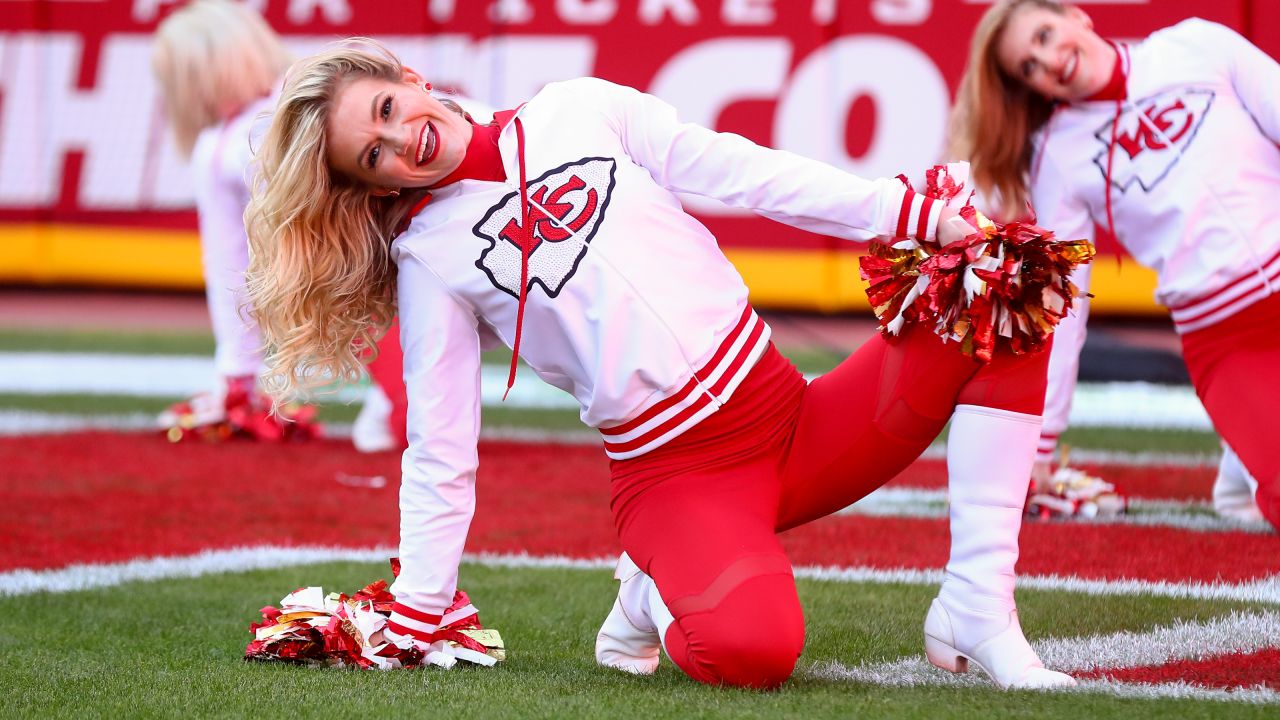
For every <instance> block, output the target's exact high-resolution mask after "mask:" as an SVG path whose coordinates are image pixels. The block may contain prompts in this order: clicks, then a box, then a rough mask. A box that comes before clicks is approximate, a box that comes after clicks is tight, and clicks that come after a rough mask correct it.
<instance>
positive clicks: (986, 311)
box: [861, 166, 1094, 362]
mask: <svg viewBox="0 0 1280 720" xmlns="http://www.w3.org/2000/svg"><path fill="white" fill-rule="evenodd" d="M900 179H901V180H902V181H903V182H904V183H906V184H907V186H908V187H910V186H911V184H910V183H909V182H908V181H907V180H906V178H900ZM963 192H964V183H963V181H957V180H956V179H955V177H954V176H953V175H952V174H951V173H950V172H949V169H948V168H947V167H946V166H937V167H934V168H933V169H932V170H930V171H929V173H928V184H927V187H926V189H925V192H924V194H925V195H928V196H930V197H934V198H937V199H940V200H943V201H946V202H948V203H949V204H954V201H955V200H956V199H958V198H959V197H960V195H961V193H963ZM960 215H961V217H963V218H964V219H965V220H967V221H968V222H969V224H970V225H972V226H973V227H974V231H973V232H972V233H971V234H969V235H968V236H967V237H965V239H964V240H962V241H959V242H954V243H951V244H950V245H947V246H945V247H943V246H940V245H939V244H938V243H937V241H936V240H932V241H927V242H918V241H916V240H911V239H903V240H900V241H898V242H894V243H893V244H882V243H872V245H871V248H870V251H869V252H868V254H867V255H865V256H863V258H862V261H861V270H862V278H863V279H864V280H867V281H868V282H869V283H870V286H869V287H868V288H867V296H868V298H869V299H870V301H871V307H872V309H873V310H874V312H875V314H876V318H877V319H879V321H880V331H881V332H883V333H885V334H886V335H890V336H892V335H898V334H899V333H901V332H902V328H903V327H905V326H906V325H907V324H912V323H929V324H931V325H933V327H934V330H935V332H937V333H938V334H939V335H940V336H942V337H943V338H946V339H948V340H954V341H956V342H959V343H960V346H961V350H962V351H963V352H965V353H966V354H968V355H971V356H973V357H974V358H976V359H978V360H980V361H982V362H987V361H989V360H990V359H991V355H992V353H993V352H995V349H996V346H997V345H1000V346H1002V347H1005V348H1007V349H1008V350H1009V351H1011V352H1013V353H1028V352H1038V351H1040V350H1041V349H1043V348H1044V346H1045V345H1046V343H1047V342H1048V338H1049V335H1051V334H1052V333H1053V330H1054V328H1055V327H1056V326H1057V324H1058V322H1059V321H1061V320H1062V318H1064V317H1066V314H1067V312H1068V311H1069V310H1070V309H1071V305H1072V301H1073V300H1074V299H1075V297H1076V296H1077V295H1078V294H1079V289H1078V288H1077V287H1076V286H1075V284H1074V283H1072V282H1071V271H1072V270H1074V269H1075V267H1076V266H1077V265H1080V264H1083V263H1087V262H1089V261H1090V260H1091V259H1092V258H1093V256H1094V248H1093V245H1092V244H1091V243H1090V242H1089V241H1088V240H1083V239H1081V240H1059V239H1057V238H1055V237H1054V235H1053V232H1051V231H1050V230H1046V229H1044V228H1041V227H1038V226H1037V225H1035V224H1034V222H1011V223H997V222H994V221H992V220H990V219H988V218H986V217H984V216H983V215H982V214H981V213H979V212H978V211H977V210H976V209H975V208H973V206H971V205H965V206H964V207H963V208H962V209H961V210H960Z"/></svg>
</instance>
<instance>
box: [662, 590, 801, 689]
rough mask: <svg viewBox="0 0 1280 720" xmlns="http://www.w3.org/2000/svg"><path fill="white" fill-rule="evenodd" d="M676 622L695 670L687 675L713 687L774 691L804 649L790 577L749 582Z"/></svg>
mask: <svg viewBox="0 0 1280 720" xmlns="http://www.w3.org/2000/svg"><path fill="white" fill-rule="evenodd" d="M676 622H677V623H678V624H679V625H680V627H681V628H682V629H683V630H684V632H685V635H686V637H687V638H688V640H689V660H690V661H691V662H692V663H693V664H694V665H696V666H697V668H698V672H695V673H690V674H691V675H693V676H694V677H695V679H698V680H701V681H703V682H707V683H711V684H714V685H728V686H732V687H747V688H759V689H772V688H776V687H778V686H779V685H781V684H782V683H783V682H785V681H786V680H787V678H789V677H791V673H792V672H793V671H794V670H795V666H796V661H797V660H798V659H799V657H800V652H801V650H803V649H804V616H803V614H802V613H801V610H800V601H799V598H798V597H797V596H796V591H795V581H794V580H793V579H792V577H791V575H790V574H789V573H788V574H786V575H766V576H761V577H755V578H751V579H749V580H747V581H745V582H743V583H742V584H740V585H739V586H738V587H736V588H734V589H733V590H732V591H730V592H729V593H727V594H725V595H724V596H723V598H722V599H721V600H720V602H719V603H717V604H716V605H715V606H714V607H712V608H710V609H708V610H705V611H702V612H697V613H693V614H690V615H688V616H686V617H683V618H682V617H677V619H676Z"/></svg>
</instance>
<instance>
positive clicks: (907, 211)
mask: <svg viewBox="0 0 1280 720" xmlns="http://www.w3.org/2000/svg"><path fill="white" fill-rule="evenodd" d="M915 197H916V194H915V193H913V192H911V191H910V190H903V191H902V207H901V208H899V209H898V230H897V232H895V233H894V234H893V236H894V237H900V238H904V237H907V228H909V227H911V208H912V206H914V204H915V203H913V202H912V200H913V198H915Z"/></svg>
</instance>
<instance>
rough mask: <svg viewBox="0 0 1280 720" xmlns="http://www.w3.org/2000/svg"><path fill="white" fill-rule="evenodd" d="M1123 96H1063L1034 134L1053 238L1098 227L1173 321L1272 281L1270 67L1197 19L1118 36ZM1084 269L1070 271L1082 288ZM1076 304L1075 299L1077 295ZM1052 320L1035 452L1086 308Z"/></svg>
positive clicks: (1043, 217)
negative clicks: (1137, 38)
mask: <svg viewBox="0 0 1280 720" xmlns="http://www.w3.org/2000/svg"><path fill="white" fill-rule="evenodd" d="M1121 58H1122V61H1123V62H1125V63H1126V66H1125V70H1126V76H1127V78H1126V82H1127V98H1126V99H1125V100H1124V101H1122V103H1121V113H1120V119H1119V122H1118V125H1117V127H1116V138H1117V140H1116V143H1115V144H1114V146H1113V145H1112V143H1111V134H1112V122H1113V120H1114V119H1115V117H1116V103H1115V101H1111V100H1101V101H1094V102H1076V103H1072V104H1070V105H1065V106H1061V107H1059V108H1058V110H1057V111H1056V112H1055V113H1054V115H1053V117H1052V118H1051V119H1050V121H1049V122H1048V124H1047V125H1046V127H1045V128H1044V130H1042V131H1041V132H1040V134H1039V135H1038V137H1037V138H1036V155H1035V156H1033V157H1035V161H1034V162H1033V167H1032V177H1031V201H1032V205H1033V206H1034V207H1035V209H1036V212H1037V213H1038V216H1039V224H1040V225H1042V226H1044V227H1047V228H1050V229H1052V230H1053V231H1054V232H1055V233H1056V234H1057V235H1058V236H1059V237H1064V238H1077V237H1088V238H1090V239H1092V237H1093V234H1094V225H1095V223H1096V224H1097V225H1101V226H1103V227H1106V226H1107V225H1108V219H1107V210H1106V205H1107V196H1106V193H1107V188H1106V187H1105V182H1104V178H1105V176H1106V168H1107V164H1108V155H1109V154H1110V156H1111V157H1110V163H1111V166H1112V167H1111V180H1112V183H1111V188H1110V194H1111V206H1112V217H1113V218H1114V221H1115V227H1114V230H1115V234H1116V236H1117V238H1118V239H1119V241H1120V242H1121V243H1122V244H1123V245H1124V247H1125V249H1126V250H1128V251H1129V253H1130V254H1131V255H1133V257H1134V258H1135V259H1137V261H1138V262H1140V263H1142V264H1143V265H1146V266H1148V267H1151V268H1153V269H1154V270H1155V271H1156V273H1157V276H1158V287H1157V290H1156V300H1157V301H1159V302H1160V303H1161V304H1163V305H1165V306H1166V307H1168V308H1169V309H1170V311H1171V313H1172V315H1173V320H1174V323H1175V326H1176V327H1177V329H1178V331H1179V332H1191V331H1194V330H1198V329H1201V328H1204V327H1207V326H1209V325H1212V324H1213V323H1216V322H1219V321H1221V320H1223V319H1225V318H1227V317H1230V316H1231V315H1233V314H1235V313H1237V312H1239V311H1240V310H1242V309H1244V308H1245V307H1248V306H1249V305H1251V304H1253V303H1255V302H1257V301H1258V300H1260V299H1262V298H1264V297H1267V296H1268V295H1270V294H1271V293H1273V292H1276V291H1277V290H1280V201H1278V199H1277V193H1278V192H1280V148H1278V147H1277V143H1280V65H1277V63H1276V62H1275V61H1274V60H1272V59H1271V58H1270V57H1268V56H1267V55H1266V54H1265V53H1263V52H1262V51H1260V50H1258V49H1257V48H1256V47H1254V46H1253V45H1251V44H1250V43H1249V42H1248V41H1247V40H1245V39H1244V38H1242V37H1240V36H1239V35H1238V34H1236V33H1235V32H1234V31H1232V30H1230V29H1229V28H1226V27H1224V26H1222V25H1218V24H1216V23H1211V22H1207V21H1204V20H1199V19H1191V20H1186V21H1184V22H1182V23H1179V24H1177V25H1175V26H1172V27H1169V28H1165V29H1163V30H1160V31H1158V32H1155V33H1153V34H1152V35H1151V36H1150V37H1148V38H1147V39H1146V40H1144V41H1143V42H1141V43H1139V44H1137V45H1134V46H1131V47H1121ZM1088 273H1089V266H1088V265H1084V266H1081V268H1080V269H1079V270H1078V275H1077V279H1078V280H1079V282H1078V284H1080V285H1081V286H1082V287H1083V288H1084V289H1086V290H1087V289H1088ZM1082 302H1083V303H1087V300H1085V301H1082ZM1079 309H1080V310H1081V312H1079V313H1073V314H1072V315H1070V316H1068V318H1066V319H1064V320H1063V322H1062V324H1061V325H1059V327H1058V330H1057V333H1056V337H1055V340H1054V347H1053V354H1052V356H1051V358H1050V364H1049V368H1050V369H1049V394H1048V397H1047V399H1046V407H1045V418H1044V437H1045V441H1044V442H1042V444H1041V453H1042V455H1041V457H1042V458H1044V457H1046V456H1047V454H1048V453H1049V452H1051V450H1052V448H1053V441H1054V440H1055V439H1056V436H1057V434H1058V433H1060V432H1061V431H1062V430H1064V429H1065V428H1066V425H1067V415H1068V413H1069V411H1070V407H1071V403H1070V398H1071V394H1072V392H1073V391H1074V389H1075V381H1076V375H1077V370H1078V367H1079V352H1080V348H1081V347H1082V346H1083V343H1084V322H1085V319H1086V317H1087V306H1083V307H1080V308H1079Z"/></svg>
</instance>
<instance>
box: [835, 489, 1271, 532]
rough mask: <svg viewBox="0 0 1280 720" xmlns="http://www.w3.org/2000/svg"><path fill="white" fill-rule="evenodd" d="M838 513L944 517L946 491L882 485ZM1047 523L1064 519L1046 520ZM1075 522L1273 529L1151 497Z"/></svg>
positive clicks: (1200, 503) (1204, 505) (1202, 505)
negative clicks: (1113, 513)
mask: <svg viewBox="0 0 1280 720" xmlns="http://www.w3.org/2000/svg"><path fill="white" fill-rule="evenodd" d="M837 514H840V515H862V516H866V517H904V518H943V517H946V516H947V491H946V490H942V489H925V488H910V487H882V488H880V489H879V490H876V491H875V492H872V493H871V494H870V495H867V496H866V497H865V498H863V499H861V500H859V501H858V502H857V503H855V504H853V505H850V506H849V507H847V508H845V509H843V510H840V511H839V512H838V513H837ZM1048 522H1049V523H1054V522H1064V521H1052V520H1050V521H1048ZM1067 522H1071V523H1074V524H1078V525H1086V524H1087V525H1137V526H1142V527H1172V528H1179V529H1181V530H1192V531H1198V532H1229V531H1237V532H1247V533H1257V534H1267V533H1271V532H1273V531H1272V529H1271V526H1270V525H1269V524H1267V523H1266V522H1265V521H1257V522H1244V521H1240V520H1235V519H1230V518H1223V517H1219V516H1218V515H1216V514H1215V513H1214V512H1213V506H1212V504H1210V503H1209V502H1208V501H1204V500H1151V499H1146V498H1130V499H1129V513H1128V514H1126V515H1120V516H1117V517H1112V518H1105V517H1099V518H1074V519H1072V520H1070V521H1067Z"/></svg>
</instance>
